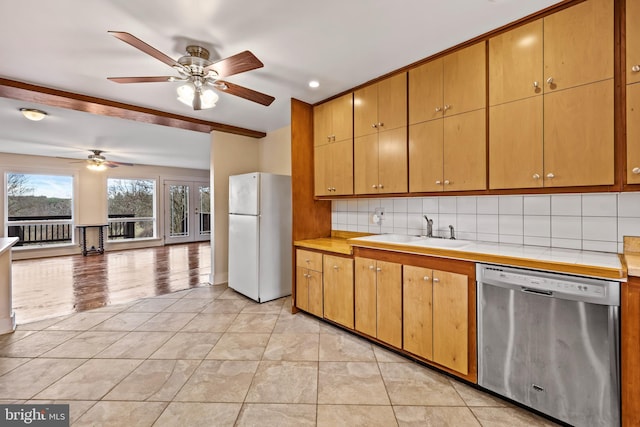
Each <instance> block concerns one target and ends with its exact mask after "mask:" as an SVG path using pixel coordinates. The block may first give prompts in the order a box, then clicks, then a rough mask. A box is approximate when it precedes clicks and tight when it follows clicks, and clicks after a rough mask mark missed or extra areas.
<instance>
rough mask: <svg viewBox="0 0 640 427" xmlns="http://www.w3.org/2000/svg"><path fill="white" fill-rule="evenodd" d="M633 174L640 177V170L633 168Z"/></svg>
mask: <svg viewBox="0 0 640 427" xmlns="http://www.w3.org/2000/svg"><path fill="white" fill-rule="evenodd" d="M631 172H633V173H634V174H635V175H640V168H633V169H631Z"/></svg>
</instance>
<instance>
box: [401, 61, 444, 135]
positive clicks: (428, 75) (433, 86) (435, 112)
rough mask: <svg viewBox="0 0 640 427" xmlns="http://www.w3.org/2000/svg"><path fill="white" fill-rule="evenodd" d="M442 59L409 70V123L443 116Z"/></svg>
mask: <svg viewBox="0 0 640 427" xmlns="http://www.w3.org/2000/svg"><path fill="white" fill-rule="evenodd" d="M442 97H443V95H442V59H436V60H433V61H429V62H427V63H426V64H423V65H421V66H419V67H416V68H413V69H411V70H410V71H409V124H410V125H412V124H416V123H420V122H424V121H427V120H434V119H439V118H441V117H442Z"/></svg>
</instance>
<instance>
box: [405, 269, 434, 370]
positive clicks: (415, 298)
mask: <svg viewBox="0 0 640 427" xmlns="http://www.w3.org/2000/svg"><path fill="white" fill-rule="evenodd" d="M402 271H403V280H402V284H403V289H402V295H403V297H402V298H403V300H404V307H403V311H402V321H403V329H404V330H403V337H404V345H403V348H404V349H405V350H407V351H408V352H410V353H413V354H415V355H418V356H420V357H423V358H425V359H427V360H433V282H432V277H431V276H432V274H433V273H432V270H430V269H428V268H422V267H413V266H410V265H405V266H403V267H402Z"/></svg>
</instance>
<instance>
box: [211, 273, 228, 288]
mask: <svg viewBox="0 0 640 427" xmlns="http://www.w3.org/2000/svg"><path fill="white" fill-rule="evenodd" d="M228 281H229V272H224V273H216V274H215V276H214V278H213V284H214V285H220V284H222V283H227V282H228Z"/></svg>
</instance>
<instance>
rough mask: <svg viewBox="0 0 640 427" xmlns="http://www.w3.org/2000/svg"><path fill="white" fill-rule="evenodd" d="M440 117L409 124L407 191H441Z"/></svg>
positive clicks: (441, 149)
mask: <svg viewBox="0 0 640 427" xmlns="http://www.w3.org/2000/svg"><path fill="white" fill-rule="evenodd" d="M442 138H443V133H442V119H440V120H432V121H429V122H423V123H419V124H415V125H411V126H409V191H410V192H412V193H416V192H422V191H442V174H443V169H442V168H443V163H442V160H443V156H444V152H443V150H444V147H443V141H442Z"/></svg>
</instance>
